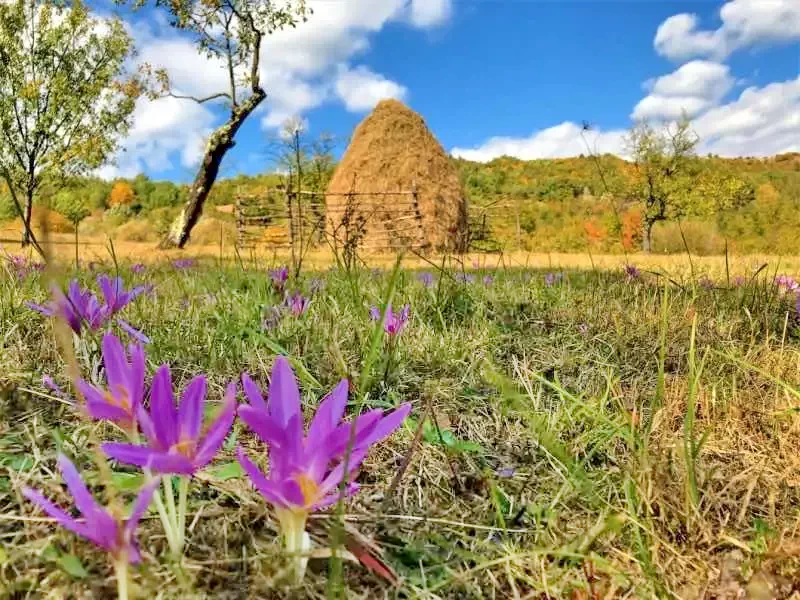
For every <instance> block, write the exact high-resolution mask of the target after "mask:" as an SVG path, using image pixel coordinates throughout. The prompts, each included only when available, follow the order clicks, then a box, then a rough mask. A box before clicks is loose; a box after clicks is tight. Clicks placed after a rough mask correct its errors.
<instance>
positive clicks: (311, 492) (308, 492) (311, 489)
mask: <svg viewBox="0 0 800 600" xmlns="http://www.w3.org/2000/svg"><path fill="white" fill-rule="evenodd" d="M294 480H295V481H296V482H297V485H298V486H300V491H301V492H302V493H303V500H304V501H305V503H306V506H309V505H311V504H314V503H315V502H317V501H318V500H319V499H320V493H319V486H318V485H317V482H316V481H314V480H313V479H312V478H311V477H309V476H308V475H307V474H306V473H297V474H296V475H295V476H294Z"/></svg>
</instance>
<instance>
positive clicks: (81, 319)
mask: <svg viewBox="0 0 800 600" xmlns="http://www.w3.org/2000/svg"><path fill="white" fill-rule="evenodd" d="M52 294H53V299H52V300H51V301H50V302H49V303H47V304H44V305H42V304H35V303H33V302H27V303H26V306H27V307H28V308H30V309H32V310H35V311H37V312H40V313H42V314H43V315H45V316H47V317H56V316H58V317H61V318H63V319H64V320H65V321H66V322H67V324H68V325H69V326H70V328H71V329H72V331H74V332H75V333H76V334H80V332H81V325H82V324H83V323H86V325H87V326H88V327H89V329H92V330H97V329H99V328H100V327H102V326H103V325H105V323H106V322H107V321H108V318H109V316H110V311H109V309H108V307H107V306H105V305H103V304H101V303H100V301H99V300H98V299H97V296H95V295H94V294H93V293H92V292H91V291H90V290H88V289H82V288H81V286H80V283H78V280H77V279H73V280H72V281H71V282H70V284H69V287H68V288H67V293H66V295H65V294H64V293H63V292H62V291H61V290H60V289H58V288H57V287H55V286H54V287H53V288H52Z"/></svg>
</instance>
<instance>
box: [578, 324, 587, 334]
mask: <svg viewBox="0 0 800 600" xmlns="http://www.w3.org/2000/svg"><path fill="white" fill-rule="evenodd" d="M578 332H579V333H580V334H581V335H587V334H588V333H589V325H588V324H587V323H581V324H580V325H578Z"/></svg>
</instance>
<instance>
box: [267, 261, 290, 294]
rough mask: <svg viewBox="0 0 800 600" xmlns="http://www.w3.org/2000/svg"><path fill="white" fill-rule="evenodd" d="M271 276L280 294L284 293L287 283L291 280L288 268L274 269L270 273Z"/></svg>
mask: <svg viewBox="0 0 800 600" xmlns="http://www.w3.org/2000/svg"><path fill="white" fill-rule="evenodd" d="M269 276H270V279H272V285H273V286H275V289H276V290H277V291H278V292H283V288H284V287H286V282H287V281H288V280H289V269H288V268H287V267H280V268H279V269H272V270H271V271H270V272H269Z"/></svg>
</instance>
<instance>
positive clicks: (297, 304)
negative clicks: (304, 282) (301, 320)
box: [286, 292, 310, 317]
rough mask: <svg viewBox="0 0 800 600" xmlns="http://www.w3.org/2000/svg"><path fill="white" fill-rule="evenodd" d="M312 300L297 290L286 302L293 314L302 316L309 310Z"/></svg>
mask: <svg viewBox="0 0 800 600" xmlns="http://www.w3.org/2000/svg"><path fill="white" fill-rule="evenodd" d="M309 303H310V300H309V299H308V298H306V297H305V296H303V295H302V294H301V293H300V292H295V293H294V294H293V295H292V296H290V297H289V298H287V299H286V304H287V306H288V307H289V310H290V311H291V312H292V315H293V316H295V317H300V316H302V315H303V314H305V312H306V311H307V310H308V305H309Z"/></svg>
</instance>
